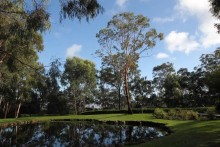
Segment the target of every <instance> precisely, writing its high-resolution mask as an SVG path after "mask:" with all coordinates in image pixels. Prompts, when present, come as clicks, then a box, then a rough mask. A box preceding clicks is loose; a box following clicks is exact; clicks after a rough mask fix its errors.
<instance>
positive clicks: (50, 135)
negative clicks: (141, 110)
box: [0, 121, 167, 147]
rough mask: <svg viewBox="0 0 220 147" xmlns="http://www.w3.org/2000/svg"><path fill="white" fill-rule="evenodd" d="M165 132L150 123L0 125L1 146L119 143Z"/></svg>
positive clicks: (115, 144)
mask: <svg viewBox="0 0 220 147" xmlns="http://www.w3.org/2000/svg"><path fill="white" fill-rule="evenodd" d="M166 134H167V132H165V131H163V130H159V129H157V128H153V127H149V126H127V125H107V124H95V123H89V122H87V121H71V122H47V123H39V124H28V125H18V126H13V127H5V128H0V146H4V147H6V146H61V147H66V146H76V147H87V146H89V147H92V146H96V147H98V146H120V145H125V144H135V143H140V142H143V141H145V142H146V141H147V140H152V139H155V138H158V137H162V136H164V135H166Z"/></svg>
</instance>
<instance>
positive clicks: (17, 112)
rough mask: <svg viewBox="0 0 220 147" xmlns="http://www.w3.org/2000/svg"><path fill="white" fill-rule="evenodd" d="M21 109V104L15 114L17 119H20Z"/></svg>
mask: <svg viewBox="0 0 220 147" xmlns="http://www.w3.org/2000/svg"><path fill="white" fill-rule="evenodd" d="M20 108H21V103H19V104H18V108H17V110H16V113H15V118H18V115H19V112H20Z"/></svg>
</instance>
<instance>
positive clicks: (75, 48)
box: [66, 44, 82, 58]
mask: <svg viewBox="0 0 220 147" xmlns="http://www.w3.org/2000/svg"><path fill="white" fill-rule="evenodd" d="M81 49H82V45H78V44H73V45H72V46H71V47H69V48H67V49H66V57H67V58H71V57H73V56H76V55H78V54H79V52H80V51H81Z"/></svg>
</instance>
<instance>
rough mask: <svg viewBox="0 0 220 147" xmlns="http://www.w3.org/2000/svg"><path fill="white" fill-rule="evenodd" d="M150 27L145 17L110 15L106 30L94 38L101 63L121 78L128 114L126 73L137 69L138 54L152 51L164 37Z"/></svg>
mask: <svg viewBox="0 0 220 147" xmlns="http://www.w3.org/2000/svg"><path fill="white" fill-rule="evenodd" d="M149 27H150V24H149V19H148V18H147V17H144V16H143V15H137V16H135V15H134V14H133V13H121V14H117V15H115V16H113V18H112V20H110V21H109V22H108V24H107V27H106V28H104V29H102V30H100V31H99V33H98V34H97V35H96V37H97V38H98V42H99V44H100V46H101V49H99V50H97V51H96V54H97V55H98V56H99V57H101V58H102V61H103V63H105V64H108V65H112V67H114V68H115V70H117V72H118V73H120V74H121V75H122V78H123V85H124V93H125V97H126V101H127V106H128V113H132V110H131V104H130V99H131V98H130V92H129V90H130V89H129V84H128V82H129V77H128V74H129V73H130V74H131V73H132V71H134V70H135V69H136V68H137V62H138V60H139V58H140V55H141V54H143V53H144V52H146V51H148V50H149V49H151V48H153V47H154V46H155V45H156V40H157V39H158V38H159V39H162V38H163V34H162V33H159V34H158V33H157V31H156V30H155V29H149ZM118 63H119V64H118ZM117 65H120V67H118V66H117Z"/></svg>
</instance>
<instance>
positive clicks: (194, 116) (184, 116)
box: [179, 110, 199, 120]
mask: <svg viewBox="0 0 220 147" xmlns="http://www.w3.org/2000/svg"><path fill="white" fill-rule="evenodd" d="M179 117H180V119H181V120H198V119H199V115H198V112H194V111H192V110H181V111H179Z"/></svg>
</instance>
